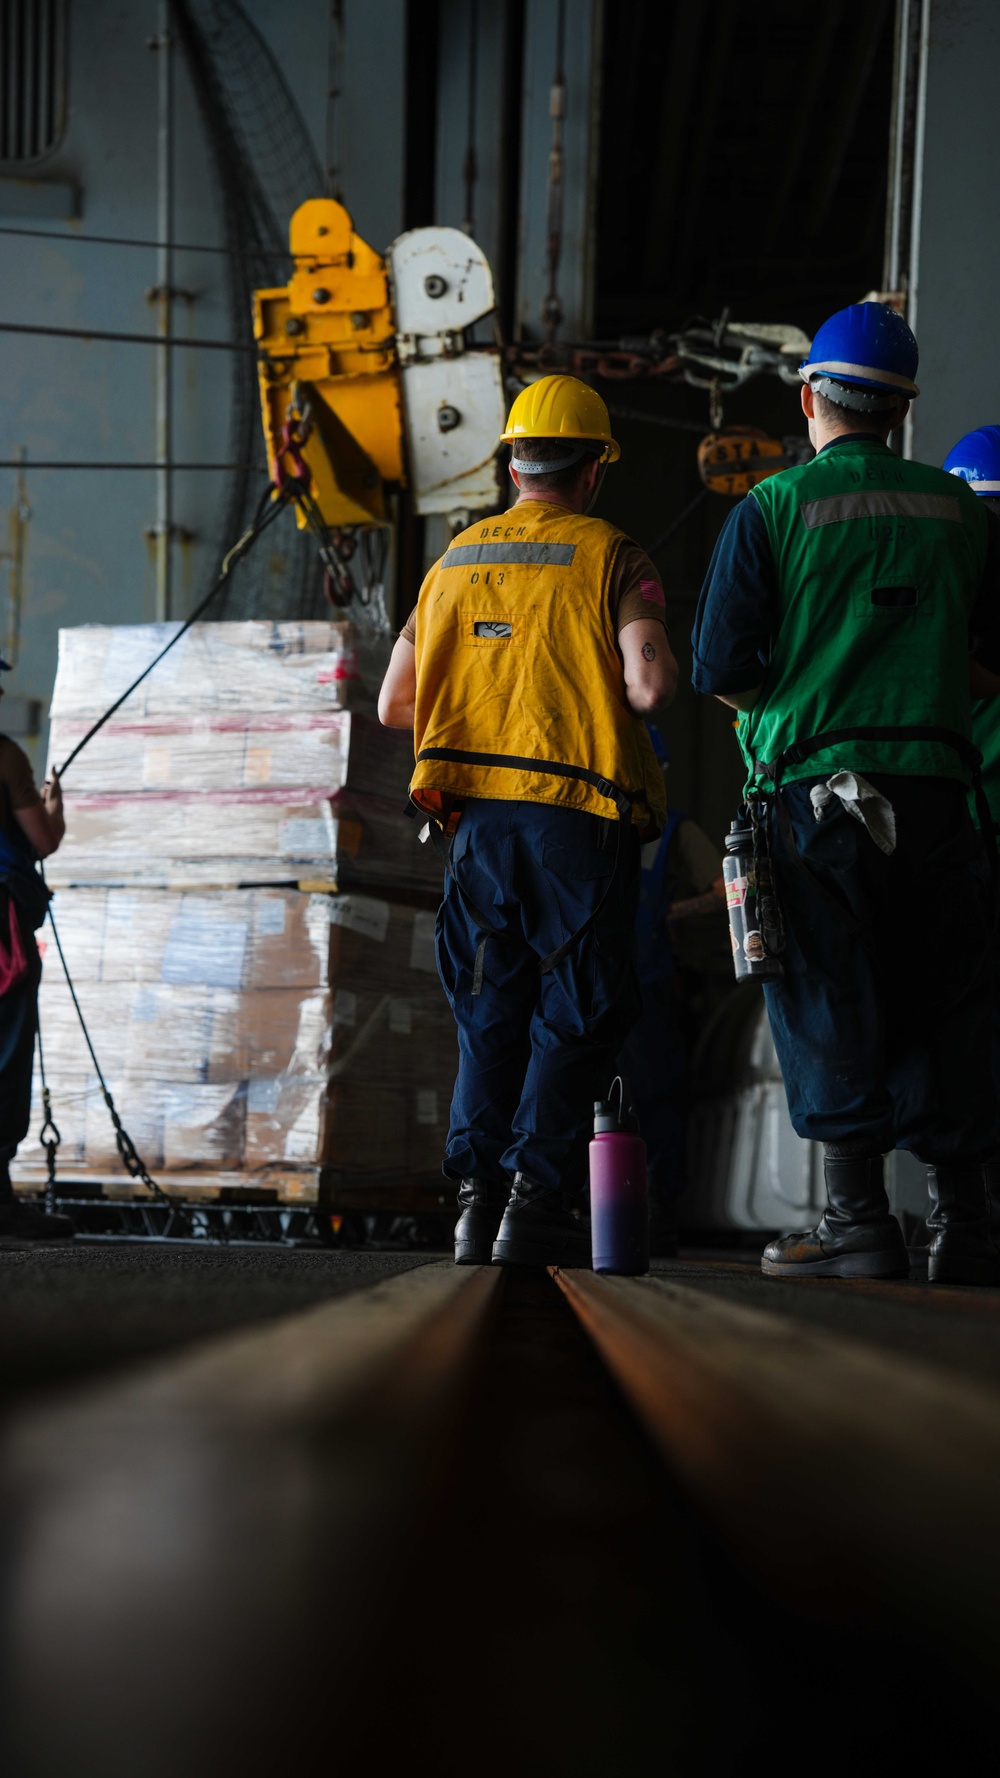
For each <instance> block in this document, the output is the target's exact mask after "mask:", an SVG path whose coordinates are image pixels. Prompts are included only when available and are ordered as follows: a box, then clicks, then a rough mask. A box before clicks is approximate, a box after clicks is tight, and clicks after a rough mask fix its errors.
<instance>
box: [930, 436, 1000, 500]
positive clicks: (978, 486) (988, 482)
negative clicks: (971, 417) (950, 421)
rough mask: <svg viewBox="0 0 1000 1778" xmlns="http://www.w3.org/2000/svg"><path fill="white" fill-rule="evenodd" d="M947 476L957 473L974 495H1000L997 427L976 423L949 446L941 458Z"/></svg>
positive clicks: (989, 497)
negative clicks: (949, 448) (954, 443)
mask: <svg viewBox="0 0 1000 1778" xmlns="http://www.w3.org/2000/svg"><path fill="white" fill-rule="evenodd" d="M944 467H945V469H946V470H947V471H948V474H949V475H959V476H961V478H962V480H963V482H968V484H969V486H970V488H971V489H972V492H973V493H974V494H983V495H985V496H986V497H987V499H992V500H995V499H996V498H997V496H998V495H1000V426H977V427H976V430H975V432H967V433H966V434H965V437H964V438H960V439H959V441H958V443H957V445H952V447H951V450H950V451H949V452H948V455H947V457H946V458H945V460H944Z"/></svg>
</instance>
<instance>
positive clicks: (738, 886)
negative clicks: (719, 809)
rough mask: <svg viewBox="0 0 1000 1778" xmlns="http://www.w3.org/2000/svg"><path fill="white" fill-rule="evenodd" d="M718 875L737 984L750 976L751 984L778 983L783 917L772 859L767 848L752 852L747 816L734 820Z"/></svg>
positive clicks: (751, 838)
mask: <svg viewBox="0 0 1000 1778" xmlns="http://www.w3.org/2000/svg"><path fill="white" fill-rule="evenodd" d="M755 850H756V857H755ZM722 874H723V877H724V878H725V883H726V908H727V910H728V913H729V937H730V940H731V943H732V947H733V967H734V969H735V971H736V980H737V981H738V982H741V981H743V980H744V979H745V978H746V977H747V976H752V977H753V978H754V980H755V981H760V982H773V981H777V980H778V979H779V977H781V976H783V975H784V973H785V972H784V969H783V968H782V965H781V958H780V956H779V955H778V951H779V950H780V948H781V942H782V939H781V915H780V912H779V910H778V902H777V897H776V895H775V890H774V882H773V880H772V876H771V860H770V855H769V853H768V851H767V849H766V847H761V846H760V845H759V844H758V846H757V847H756V848H755V846H754V829H753V825H752V823H751V821H750V818H749V815H742V816H740V817H738V818H737V819H736V820H735V821H734V822H733V823H732V825H731V827H730V829H729V832H728V834H727V835H726V856H725V858H724V859H723V862H722Z"/></svg>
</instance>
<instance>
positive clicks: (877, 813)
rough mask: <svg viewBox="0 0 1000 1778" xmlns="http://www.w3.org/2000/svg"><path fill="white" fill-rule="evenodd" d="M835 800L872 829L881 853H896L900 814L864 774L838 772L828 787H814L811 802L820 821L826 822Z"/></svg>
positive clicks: (828, 781)
mask: <svg viewBox="0 0 1000 1778" xmlns="http://www.w3.org/2000/svg"><path fill="white" fill-rule="evenodd" d="M834 797H836V798H837V799H838V801H839V802H841V803H842V804H843V806H844V808H845V809H846V810H847V813H848V814H849V815H853V816H854V819H855V821H860V822H861V825H862V827H864V828H866V829H867V830H868V832H869V833H870V834H871V837H872V839H873V840H874V841H875V844H876V846H877V847H878V849H879V851H880V852H886V853H889V852H895V850H896V811H895V809H894V808H893V806H892V804H891V802H890V801H889V798H888V797H887V796H883V795H882V793H881V791H879V790H876V789H875V786H874V784H870V783H869V782H868V779H867V778H862V776H861V774H860V772H834V774H833V777H832V778H828V779H827V781H826V783H825V784H814V785H813V787H812V789H811V790H810V792H809V801H810V802H811V803H812V806H813V814H814V815H815V817H816V820H817V821H822V819H823V816H824V815H825V814H826V811H827V809H828V808H829V806H830V804H831V803H832V801H833V799H834Z"/></svg>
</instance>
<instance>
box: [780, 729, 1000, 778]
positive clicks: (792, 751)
mask: <svg viewBox="0 0 1000 1778" xmlns="http://www.w3.org/2000/svg"><path fill="white" fill-rule="evenodd" d="M843 741H939V742H940V743H941V745H942V746H944V747H951V748H952V749H953V750H954V751H955V752H956V753H957V754H958V757H959V759H960V760H961V761H962V764H963V765H966V766H968V767H969V770H970V771H971V772H972V775H973V779H974V780H975V779H976V778H977V777H978V773H979V768H980V767H981V765H982V763H983V756H982V754H981V753H980V751H979V748H978V747H977V746H976V745H975V743H974V742H973V741H970V740H969V738H968V736H967V735H960V734H958V733H957V731H956V730H955V729H950V728H939V727H938V726H937V725H936V724H934V723H901V724H898V725H893V724H886V725H885V726H883V725H881V724H879V725H873V726H870V727H868V728H833V729H827V730H826V732H825V733H824V734H822V735H810V737H809V739H808V740H807V741H793V743H792V745H791V746H790V747H786V748H785V749H784V750H783V752H781V753H779V754H778V755H777V757H776V758H775V759H772V760H765V759H755V760H754V762H753V763H754V769H755V770H756V771H759V772H763V773H764V774H765V776H766V777H768V778H770V780H771V782H772V783H773V784H774V785H777V784H778V783H779V782H780V780H781V774H782V773H783V771H784V770H785V767H786V766H799V765H802V764H803V763H804V762H805V761H806V760H807V759H808V758H809V756H810V754H813V753H822V752H823V750H824V748H826V747H839V746H840V744H841V742H843Z"/></svg>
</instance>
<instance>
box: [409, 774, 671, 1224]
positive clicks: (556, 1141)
mask: <svg viewBox="0 0 1000 1778" xmlns="http://www.w3.org/2000/svg"><path fill="white" fill-rule="evenodd" d="M618 828H619V823H618V822H617V821H613V820H610V821H609V820H605V819H604V818H603V817H602V816H600V815H589V814H586V813H584V812H583V811H582V810H577V809H565V808H557V807H555V806H553V805H551V804H542V803H518V802H499V801H494V800H487V799H485V798H476V799H473V798H470V799H468V800H467V801H466V803H465V805H464V810H463V814H462V819H461V821H460V822H459V825H458V829H457V832H456V834H455V838H454V842H453V845H452V852H451V865H452V871H453V872H454V877H453V875H452V871H449V872H448V874H447V877H446V881H445V894H444V900H443V902H442V904H441V909H440V912H439V914H438V921H437V959H438V969H439V971H440V975H441V980H442V983H443V984H444V989H445V993H446V994H447V997H448V1000H449V1003H450V1005H451V1008H452V1011H453V1012H454V1014H455V1021H456V1024H457V1026H458V1044H459V1068H458V1078H457V1080H456V1082H455V1092H454V1097H453V1099H452V1106H451V1125H450V1129H449V1134H448V1143H447V1148H446V1150H445V1154H446V1159H445V1166H444V1171H445V1173H446V1175H447V1176H448V1177H449V1178H454V1179H462V1178H477V1179H483V1180H487V1181H491V1182H493V1183H494V1184H498V1185H499V1184H509V1178H508V1176H509V1175H510V1174H512V1173H515V1172H521V1173H524V1174H526V1176H527V1177H528V1178H529V1179H531V1180H534V1181H535V1182H536V1183H537V1184H539V1185H543V1186H548V1187H552V1188H555V1189H556V1190H560V1191H562V1192H563V1193H564V1195H565V1197H566V1198H567V1199H569V1200H572V1199H573V1198H574V1197H575V1195H576V1194H577V1193H578V1192H579V1191H580V1190H581V1189H582V1188H583V1186H584V1185H585V1183H586V1179H587V1144H588V1142H589V1140H590V1136H591V1134H592V1130H593V1105H594V1100H595V1099H599V1098H602V1097H603V1096H604V1094H605V1093H606V1091H607V1088H608V1085H609V1082H610V1079H611V1076H612V1075H613V1074H614V1062H615V1057H616V1056H617V1054H618V1051H619V1049H620V1047H621V1044H622V1042H623V1040H624V1038H625V1036H626V1035H627V1033H628V1031H629V1029H630V1027H631V1026H632V1024H633V1023H634V1021H635V1019H636V1017H637V1015H638V1013H639V1010H640V1004H641V1001H640V995H639V987H638V979H637V976H636V970H635V960H634V938H633V934H634V928H635V917H636V906H637V900H638V888H639V841H638V837H637V834H636V831H635V828H634V827H632V826H631V825H624V826H623V830H622V831H621V832H620V833H618V832H617V830H618ZM619 839H620V842H621V851H620V857H619V864H618V869H617V871H616V870H615V869H614V864H615V851H616V844H617V842H618V840H619ZM456 878H457V880H458V882H459V883H461V886H462V890H463V891H464V897H466V898H468V901H470V902H471V903H472V904H473V905H474V906H475V907H478V908H479V909H480V910H481V911H482V913H483V914H485V915H486V916H487V918H488V919H489V920H490V922H491V924H492V925H493V926H494V927H495V928H497V929H498V930H497V933H496V936H492V937H490V938H489V939H488V940H487V943H486V947H485V951H484V953H483V979H482V990H481V992H480V993H479V994H477V995H473V978H474V971H475V965H476V953H477V951H478V949H479V944H480V940H481V937H482V932H481V930H480V927H479V926H478V925H477V924H476V921H475V919H474V917H473V915H472V914H471V913H470V911H469V907H468V906H467V903H466V899H464V898H463V895H462V894H460V893H459V891H458V887H457V884H456V881H455V879H456ZM605 895H606V896H607V899H606V900H604V902H603V906H601V909H600V913H599V914H598V916H597V919H596V920H595V922H594V924H593V926H591V927H590V928H589V929H588V931H586V932H585V933H584V934H583V935H582V937H581V938H580V939H579V940H578V941H577V943H576V944H575V945H573V947H572V948H571V950H570V951H569V954H568V955H567V956H566V957H564V958H563V960H562V962H561V963H558V964H557V965H556V967H555V968H554V969H552V970H551V972H550V973H548V974H546V975H542V974H541V972H540V970H539V963H540V961H541V959H542V958H544V957H547V956H548V955H549V954H550V953H551V952H553V951H555V950H557V949H558V948H559V946H560V945H562V944H563V943H564V941H565V940H566V939H567V938H568V937H569V936H570V934H571V933H574V932H576V931H578V930H579V928H580V927H581V926H582V925H583V924H584V922H585V921H586V920H588V919H589V918H590V916H591V914H593V913H594V910H595V909H596V908H597V907H598V906H599V905H600V904H601V902H602V898H603V897H604V896H605Z"/></svg>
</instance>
